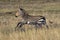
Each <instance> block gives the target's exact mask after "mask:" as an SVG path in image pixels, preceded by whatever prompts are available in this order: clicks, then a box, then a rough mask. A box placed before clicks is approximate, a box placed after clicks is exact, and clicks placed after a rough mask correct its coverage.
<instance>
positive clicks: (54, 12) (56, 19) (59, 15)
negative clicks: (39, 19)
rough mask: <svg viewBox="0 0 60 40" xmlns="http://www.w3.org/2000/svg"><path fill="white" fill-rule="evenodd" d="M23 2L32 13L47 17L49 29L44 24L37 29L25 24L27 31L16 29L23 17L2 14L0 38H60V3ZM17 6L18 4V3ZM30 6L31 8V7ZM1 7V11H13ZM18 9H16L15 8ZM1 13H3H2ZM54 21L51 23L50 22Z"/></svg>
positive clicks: (41, 39)
mask: <svg viewBox="0 0 60 40" xmlns="http://www.w3.org/2000/svg"><path fill="white" fill-rule="evenodd" d="M39 5H40V3H39V2H37V3H33V4H31V3H28V4H27V3H25V4H24V3H23V4H21V7H22V8H24V9H26V11H27V12H28V13H29V14H31V15H43V16H45V17H46V19H47V24H48V26H49V29H47V28H45V26H43V28H42V29H38V30H35V29H34V28H33V27H34V26H31V25H24V26H23V28H25V31H15V27H16V25H17V23H18V22H19V21H20V20H21V17H18V18H16V17H15V15H14V14H13V15H12V14H4V13H3V15H2V16H0V40H60V3H45V4H41V5H40V6H39ZM16 6H17V5H16ZM29 8H30V9H29ZM13 10H14V8H13V9H12V8H11V10H9V8H8V9H1V10H0V12H7V11H13ZM15 11H16V9H15ZM0 15H1V14H0ZM51 21H52V22H53V23H50V22H51Z"/></svg>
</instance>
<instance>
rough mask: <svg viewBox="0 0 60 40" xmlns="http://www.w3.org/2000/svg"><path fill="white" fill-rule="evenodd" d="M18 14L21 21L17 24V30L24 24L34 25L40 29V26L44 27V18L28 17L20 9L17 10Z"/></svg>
mask: <svg viewBox="0 0 60 40" xmlns="http://www.w3.org/2000/svg"><path fill="white" fill-rule="evenodd" d="M20 12H21V13H20ZM19 14H20V15H21V17H22V19H23V21H21V22H19V23H18V24H17V27H18V28H21V27H22V26H23V25H25V24H28V25H35V26H36V27H41V26H42V25H46V18H45V17H44V16H32V15H29V14H27V13H26V12H25V10H24V9H22V8H19ZM17 27H16V28H17Z"/></svg>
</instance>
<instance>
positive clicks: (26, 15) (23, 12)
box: [19, 8, 30, 18]
mask: <svg viewBox="0 0 60 40" xmlns="http://www.w3.org/2000/svg"><path fill="white" fill-rule="evenodd" d="M19 10H20V11H21V12H22V13H21V15H22V17H23V18H27V17H29V16H30V15H29V14H27V13H26V11H25V10H24V9H22V8H19Z"/></svg>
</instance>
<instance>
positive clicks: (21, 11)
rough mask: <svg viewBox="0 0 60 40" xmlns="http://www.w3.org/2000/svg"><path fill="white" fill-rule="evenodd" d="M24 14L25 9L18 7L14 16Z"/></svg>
mask: <svg viewBox="0 0 60 40" xmlns="http://www.w3.org/2000/svg"><path fill="white" fill-rule="evenodd" d="M24 15H25V10H24V9H22V8H19V9H18V10H17V12H16V14H15V16H16V17H18V16H24Z"/></svg>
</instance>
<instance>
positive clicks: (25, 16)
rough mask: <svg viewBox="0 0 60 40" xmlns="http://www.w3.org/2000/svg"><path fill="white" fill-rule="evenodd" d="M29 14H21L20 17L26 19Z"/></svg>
mask: <svg viewBox="0 0 60 40" xmlns="http://www.w3.org/2000/svg"><path fill="white" fill-rule="evenodd" d="M29 16H30V15H28V14H24V15H21V17H22V18H23V19H28V18H29Z"/></svg>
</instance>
